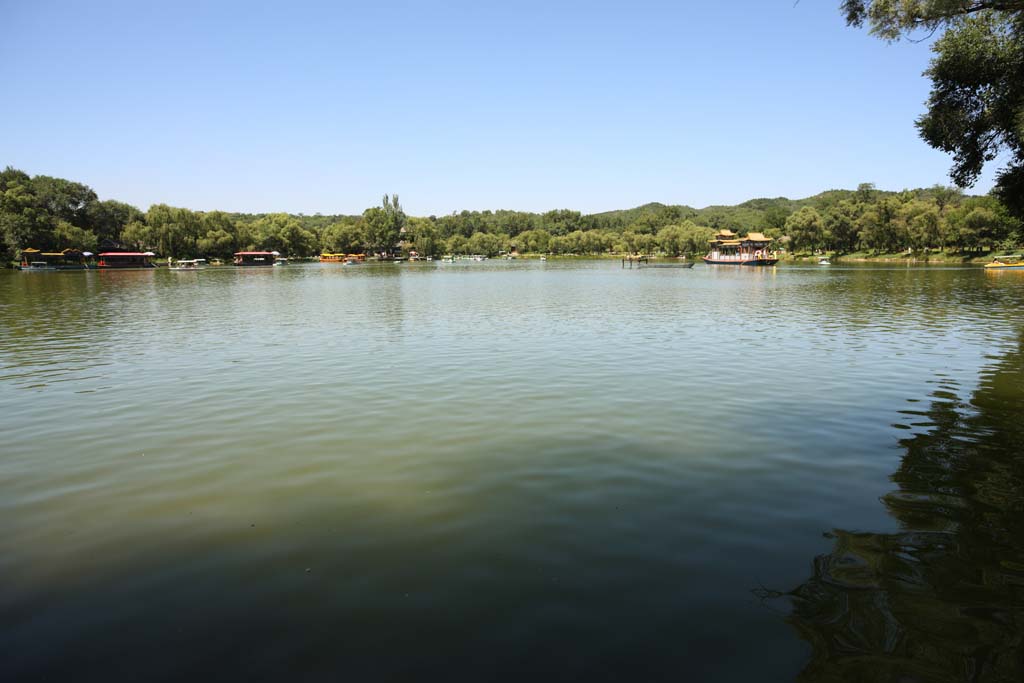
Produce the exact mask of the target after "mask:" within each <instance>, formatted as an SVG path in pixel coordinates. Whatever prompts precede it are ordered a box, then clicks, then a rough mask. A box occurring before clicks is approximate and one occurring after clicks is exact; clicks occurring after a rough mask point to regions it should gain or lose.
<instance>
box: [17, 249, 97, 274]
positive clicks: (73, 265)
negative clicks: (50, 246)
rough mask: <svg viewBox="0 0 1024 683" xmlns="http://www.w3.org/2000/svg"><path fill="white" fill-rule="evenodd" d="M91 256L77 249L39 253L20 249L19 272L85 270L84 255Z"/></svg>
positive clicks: (34, 250)
mask: <svg viewBox="0 0 1024 683" xmlns="http://www.w3.org/2000/svg"><path fill="white" fill-rule="evenodd" d="M87 254H88V255H89V256H92V254H89V252H82V251H79V250H78V249H64V250H63V251H40V250H38V249H31V248H30V249H22V250H21V262H20V263H19V264H18V269H19V270H28V271H39V270H43V271H45V270H85V269H87V268H88V267H89V266H88V265H87V264H86V262H85V258H86V255H87Z"/></svg>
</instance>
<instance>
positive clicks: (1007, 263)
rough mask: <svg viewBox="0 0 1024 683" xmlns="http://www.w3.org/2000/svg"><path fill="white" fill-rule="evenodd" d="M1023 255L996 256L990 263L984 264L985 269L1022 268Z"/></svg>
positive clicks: (1023, 266)
mask: <svg viewBox="0 0 1024 683" xmlns="http://www.w3.org/2000/svg"><path fill="white" fill-rule="evenodd" d="M1022 259H1024V255H1022V254H1016V255H1014V256H996V257H995V258H994V259H993V260H992V263H986V264H985V270H986V271H993V270H1024V260H1022Z"/></svg>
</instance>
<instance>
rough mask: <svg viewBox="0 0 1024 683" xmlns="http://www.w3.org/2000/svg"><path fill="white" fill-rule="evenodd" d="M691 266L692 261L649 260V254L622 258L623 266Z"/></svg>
mask: <svg viewBox="0 0 1024 683" xmlns="http://www.w3.org/2000/svg"><path fill="white" fill-rule="evenodd" d="M633 264H636V267H637V268H693V264H694V261H675V262H673V261H660V262H659V261H657V260H655V261H654V263H652V262H651V257H650V256H626V257H624V258H623V259H622V267H623V268H630V269H632V268H633Z"/></svg>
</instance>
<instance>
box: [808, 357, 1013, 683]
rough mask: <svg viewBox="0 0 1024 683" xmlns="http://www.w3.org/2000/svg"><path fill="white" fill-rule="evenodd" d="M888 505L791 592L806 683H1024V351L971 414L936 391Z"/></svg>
mask: <svg viewBox="0 0 1024 683" xmlns="http://www.w3.org/2000/svg"><path fill="white" fill-rule="evenodd" d="M935 398H936V400H935V401H934V402H933V404H932V406H931V408H930V409H929V411H928V412H927V416H928V417H929V418H930V421H931V422H932V423H933V426H932V428H931V429H930V430H929V432H928V433H926V434H919V435H916V436H913V437H911V438H907V439H904V440H903V441H902V442H901V445H902V446H903V447H904V448H906V454H905V455H904V456H903V460H902V462H901V464H900V467H899V470H898V471H897V472H896V473H895V474H894V475H893V480H894V481H895V482H896V483H897V484H898V485H899V489H898V490H897V491H895V492H893V493H891V494H889V495H887V496H885V497H884V499H883V502H884V504H885V506H886V507H887V508H888V509H889V511H890V512H891V514H892V515H893V516H894V517H896V518H897V519H898V520H899V522H900V525H901V528H902V530H901V531H900V532H898V533H892V534H872V533H853V532H849V531H836V532H834V533H835V536H834V537H835V547H834V548H833V550H832V552H831V553H829V554H827V555H821V556H819V557H817V558H816V559H815V561H814V575H813V576H812V577H811V578H810V579H809V580H808V581H806V582H805V583H804V584H802V585H801V586H799V587H798V588H797V589H796V590H794V591H793V592H792V593H791V597H792V599H793V604H794V607H793V612H792V614H791V615H790V617H789V621H790V622H791V623H792V625H793V626H794V627H795V628H796V629H797V631H799V633H800V635H801V636H802V637H803V638H805V639H806V640H807V641H809V642H810V643H811V645H812V647H813V655H812V659H811V661H810V663H809V664H808V665H807V666H806V668H805V669H804V670H803V672H802V673H801V675H800V679H799V680H802V681H1024V339H1022V340H1021V342H1020V344H1019V345H1018V348H1017V349H1016V351H1014V352H1013V353H1011V354H1009V355H1007V356H1005V357H1004V358H1002V359H1001V360H1000V361H999V362H998V363H997V364H996V365H995V366H993V367H992V368H990V370H988V371H986V372H985V373H984V375H983V376H982V378H981V384H980V386H979V388H978V389H977V391H976V392H975V393H974V395H973V396H972V398H971V400H970V403H969V404H962V403H957V402H956V401H955V400H949V399H951V398H954V397H952V396H951V395H949V394H946V393H945V392H941V391H940V392H936V395H935Z"/></svg>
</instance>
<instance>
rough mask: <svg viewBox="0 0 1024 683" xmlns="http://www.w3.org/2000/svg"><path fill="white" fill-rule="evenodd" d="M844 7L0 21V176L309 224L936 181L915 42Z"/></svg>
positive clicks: (306, 7) (68, 15)
mask: <svg viewBox="0 0 1024 683" xmlns="http://www.w3.org/2000/svg"><path fill="white" fill-rule="evenodd" d="M838 4H839V0H802V1H801V2H799V3H798V4H796V5H794V2H793V0H737V1H734V2H707V1H704V2H699V3H698V2H685V1H681V0H676V1H675V2H649V1H646V0H639V1H633V2H616V3H612V2H605V1H603V0H588V1H586V2H575V1H573V2H559V1H558V0H546V1H533V0H531V1H529V2H515V1H511V0H510V1H507V2H502V3H490V2H485V1H481V0H474V1H471V2H465V1H463V0H445V1H431V2H427V1H423V2H411V1H409V2H394V1H392V0H383V1H374V2H362V3H352V2H327V1H323V2H300V1H294V2H263V3H261V2H255V1H250V2H212V1H211V2H192V1H175V2H162V3H155V2H154V3H150V2H140V1H139V0H131V1H128V0H124V1H114V2H109V1H100V0H97V1H94V2H51V1H48V0H24V1H15V0H0V63H2V64H3V65H4V74H3V77H2V84H3V85H2V93H3V94H2V96H0V165H8V164H9V165H13V166H15V167H17V168H20V169H23V170H25V171H27V172H29V173H32V174H47V175H56V176H62V177H66V178H71V179H74V180H80V181H82V182H85V183H88V184H89V185H91V186H92V187H93V188H94V189H95V190H96V191H97V192H98V193H99V195H100V197H101V198H105V199H106V198H115V199H121V200H124V201H128V202H131V203H133V204H136V205H138V206H140V207H141V208H143V209H145V208H146V207H148V206H149V205H150V204H152V203H156V202H166V203H168V204H172V205H176V206H186V207H189V208H192V209H201V210H210V209H225V210H229V211H253V212H262V211H290V212H295V213H299V212H302V213H307V214H311V213H316V212H321V213H359V212H361V211H362V210H363V209H364V208H366V207H367V206H371V205H374V204H376V203H378V202H379V200H380V195H381V194H383V193H384V192H398V193H399V194H400V196H401V198H402V203H403V205H404V207H405V209H406V211H407V212H408V213H411V214H414V215H428V214H443V213H450V212H451V211H454V210H461V209H487V208H490V209H499V208H513V209H523V210H535V211H543V210H547V209H552V208H574V209H580V210H582V211H584V212H593V211H603V210H608V209H615V208H628V207H631V206H635V205H638V204H642V203H645V202H649V201H661V202H665V203H680V204H689V205H692V206H697V207H701V206H706V205H709V204H722V203H728V204H731V203H736V202H740V201H744V200H746V199H749V198H752V197H766V196H769V197H774V196H780V195H782V196H788V197H803V196H808V195H811V194H815V193H817V192H819V191H821V190H825V189H830V188H838V187H845V188H852V187H855V186H856V185H857V183H860V182H874V183H876V184H877V185H878V187H880V188H884V189H903V188H906V187H919V186H928V185H932V184H934V183H937V182H948V176H947V171H948V168H949V158H948V157H947V156H946V155H945V154H942V153H941V152H938V151H935V150H933V149H931V148H929V147H928V146H927V145H926V144H925V143H924V142H923V141H921V140H920V139H919V138H918V136H917V132H916V130H915V129H914V126H913V122H914V119H915V118H916V117H917V116H918V115H919V114H920V113H921V112H922V111H923V102H924V101H925V99H926V98H927V94H928V81H927V80H926V79H925V78H923V77H922V76H921V72H922V71H923V70H924V69H925V67H926V65H927V62H928V59H929V55H930V53H929V50H928V47H927V45H925V44H916V45H915V44H911V43H905V42H904V43H899V44H896V45H888V44H886V43H884V42H882V41H879V40H877V39H875V38H873V37H871V36H869V35H868V34H867V33H866V32H865V31H862V30H861V31H858V30H854V29H851V28H848V27H846V26H845V24H844V23H843V20H842V17H841V16H840V13H839V10H838ZM991 176H992V174H991V172H989V173H987V174H986V176H985V177H984V178H983V181H982V182H980V183H979V184H978V185H977V186H975V188H973V191H975V192H985V191H987V190H988V189H989V188H990V187H991Z"/></svg>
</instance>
